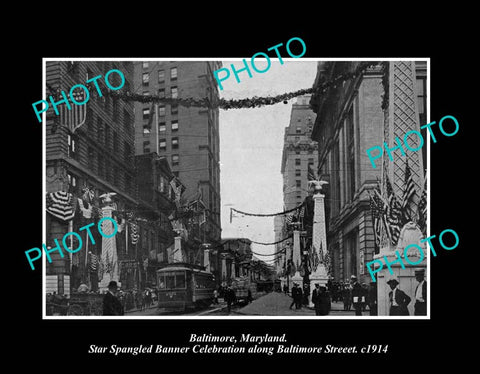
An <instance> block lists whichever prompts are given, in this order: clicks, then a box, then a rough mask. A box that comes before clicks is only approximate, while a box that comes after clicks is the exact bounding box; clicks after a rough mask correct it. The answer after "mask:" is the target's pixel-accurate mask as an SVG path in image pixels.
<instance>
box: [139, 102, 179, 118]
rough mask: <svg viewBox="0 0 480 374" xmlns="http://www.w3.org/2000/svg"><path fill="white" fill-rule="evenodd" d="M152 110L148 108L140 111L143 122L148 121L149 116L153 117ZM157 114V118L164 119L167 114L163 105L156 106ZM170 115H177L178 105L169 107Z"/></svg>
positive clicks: (153, 111)
mask: <svg viewBox="0 0 480 374" xmlns="http://www.w3.org/2000/svg"><path fill="white" fill-rule="evenodd" d="M152 109H153V108H149V107H147V108H143V109H142V115H143V119H144V120H150V118H151V116H152V115H155V109H153V110H152ZM157 114H158V116H159V117H165V115H166V114H167V113H166V107H165V105H159V106H158V110H157ZM170 114H172V115H174V114H178V105H171V106H170Z"/></svg>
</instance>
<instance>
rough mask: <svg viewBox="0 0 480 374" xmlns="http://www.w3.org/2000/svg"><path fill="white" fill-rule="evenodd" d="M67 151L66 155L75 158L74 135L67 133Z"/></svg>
mask: <svg viewBox="0 0 480 374" xmlns="http://www.w3.org/2000/svg"><path fill="white" fill-rule="evenodd" d="M67 144H68V153H67V157H70V158H73V159H75V158H76V156H77V146H76V140H75V136H74V135H70V134H68V135H67Z"/></svg>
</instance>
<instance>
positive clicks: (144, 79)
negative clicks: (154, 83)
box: [142, 73, 150, 86]
mask: <svg viewBox="0 0 480 374" xmlns="http://www.w3.org/2000/svg"><path fill="white" fill-rule="evenodd" d="M149 80H150V74H149V73H143V75H142V84H143V85H144V86H148V83H149Z"/></svg>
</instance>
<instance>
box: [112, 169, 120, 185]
mask: <svg viewBox="0 0 480 374" xmlns="http://www.w3.org/2000/svg"><path fill="white" fill-rule="evenodd" d="M113 184H114V185H115V186H117V187H118V185H119V184H120V181H119V179H118V168H117V167H116V166H114V167H113Z"/></svg>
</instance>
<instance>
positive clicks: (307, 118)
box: [281, 95, 318, 210]
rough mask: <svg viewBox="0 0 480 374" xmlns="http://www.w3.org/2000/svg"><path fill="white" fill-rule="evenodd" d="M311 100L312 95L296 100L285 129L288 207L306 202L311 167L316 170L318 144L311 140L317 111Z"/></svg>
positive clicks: (285, 195) (285, 192) (284, 152)
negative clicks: (311, 104)
mask: <svg viewBox="0 0 480 374" xmlns="http://www.w3.org/2000/svg"><path fill="white" fill-rule="evenodd" d="M309 101H310V95H305V96H301V97H299V98H298V99H297V102H296V103H294V104H293V105H292V112H291V115H290V123H289V125H288V126H287V127H286V128H285V135H284V146H283V154H282V167H281V172H282V175H283V202H284V208H285V210H290V209H293V208H295V207H296V206H298V205H300V204H301V203H302V202H303V200H304V199H305V197H306V196H307V195H308V166H309V165H310V166H311V167H312V169H313V170H316V169H317V165H318V145H317V143H316V142H315V141H313V140H312V139H311V132H312V129H313V122H314V118H315V113H314V112H313V111H312V109H311V108H310V104H309Z"/></svg>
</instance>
